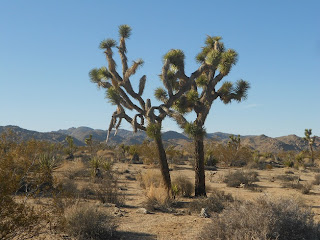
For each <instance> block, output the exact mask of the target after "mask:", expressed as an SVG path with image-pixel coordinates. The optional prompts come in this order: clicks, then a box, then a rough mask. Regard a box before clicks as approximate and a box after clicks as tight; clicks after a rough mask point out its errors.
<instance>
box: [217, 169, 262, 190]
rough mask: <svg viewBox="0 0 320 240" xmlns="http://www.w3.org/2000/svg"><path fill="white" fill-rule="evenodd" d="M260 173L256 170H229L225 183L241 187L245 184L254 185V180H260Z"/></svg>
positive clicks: (229, 185) (246, 185)
mask: <svg viewBox="0 0 320 240" xmlns="http://www.w3.org/2000/svg"><path fill="white" fill-rule="evenodd" d="M258 181H259V179H258V173H257V172H255V171H242V170H237V171H235V172H229V173H228V174H227V175H226V176H225V178H224V181H223V182H224V183H226V184H227V186H228V187H239V186H240V185H241V184H244V186H245V187H248V186H250V185H252V184H253V183H254V182H258Z"/></svg>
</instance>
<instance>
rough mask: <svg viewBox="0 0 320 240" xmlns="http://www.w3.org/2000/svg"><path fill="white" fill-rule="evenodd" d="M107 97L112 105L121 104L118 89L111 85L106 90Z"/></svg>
mask: <svg viewBox="0 0 320 240" xmlns="http://www.w3.org/2000/svg"><path fill="white" fill-rule="evenodd" d="M106 98H107V99H109V102H110V103H111V104H112V105H120V103H121V96H120V95H119V93H118V91H117V89H115V88H114V87H110V88H108V89H107V91H106Z"/></svg>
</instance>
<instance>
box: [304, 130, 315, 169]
mask: <svg viewBox="0 0 320 240" xmlns="http://www.w3.org/2000/svg"><path fill="white" fill-rule="evenodd" d="M304 135H305V137H304V138H303V139H304V140H305V141H307V142H308V144H309V150H310V153H311V161H312V163H313V162H314V157H313V147H312V145H313V144H314V141H315V140H316V136H313V137H311V135H312V129H305V130H304Z"/></svg>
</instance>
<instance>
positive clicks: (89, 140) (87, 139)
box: [84, 134, 93, 155]
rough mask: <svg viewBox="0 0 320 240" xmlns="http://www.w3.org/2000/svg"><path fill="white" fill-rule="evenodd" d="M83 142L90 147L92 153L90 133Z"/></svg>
mask: <svg viewBox="0 0 320 240" xmlns="http://www.w3.org/2000/svg"><path fill="white" fill-rule="evenodd" d="M84 142H85V144H86V145H87V146H88V147H89V148H90V153H91V155H93V141H92V134H90V136H89V137H88V138H86V139H85V140H84Z"/></svg>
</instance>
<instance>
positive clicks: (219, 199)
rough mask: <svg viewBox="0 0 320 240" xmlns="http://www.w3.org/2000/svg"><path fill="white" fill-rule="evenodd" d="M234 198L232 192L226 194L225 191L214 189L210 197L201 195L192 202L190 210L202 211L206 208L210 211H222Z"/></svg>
mask: <svg viewBox="0 0 320 240" xmlns="http://www.w3.org/2000/svg"><path fill="white" fill-rule="evenodd" d="M233 201H234V199H233V197H232V195H231V194H226V193H225V192H224V191H219V190H214V191H213V192H212V194H211V195H210V197H208V198H206V197H201V198H198V199H195V200H194V201H192V202H190V204H189V210H190V212H197V213H200V211H201V209H202V208H206V209H207V210H208V211H209V212H217V213H220V212H222V210H223V209H224V208H225V207H226V206H227V205H228V204H229V203H230V202H233Z"/></svg>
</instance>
